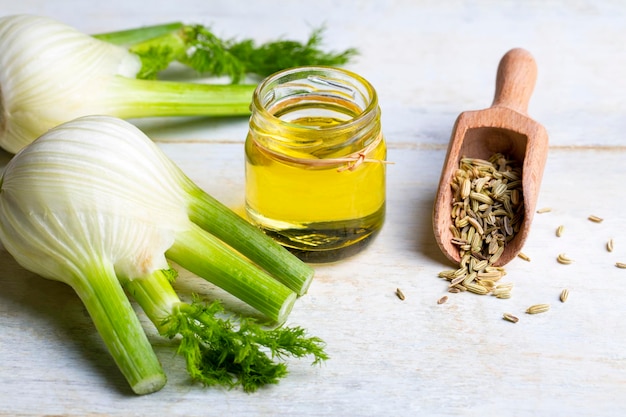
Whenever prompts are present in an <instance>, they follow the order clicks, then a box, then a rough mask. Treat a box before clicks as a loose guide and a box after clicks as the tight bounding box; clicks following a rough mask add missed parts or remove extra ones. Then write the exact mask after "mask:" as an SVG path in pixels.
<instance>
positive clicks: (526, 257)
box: [517, 252, 530, 262]
mask: <svg viewBox="0 0 626 417" xmlns="http://www.w3.org/2000/svg"><path fill="white" fill-rule="evenodd" d="M517 257H518V258H520V259H523V260H525V261H526V262H530V257H529V256H528V255H526V254H525V253H522V252H520V253H518V254H517Z"/></svg>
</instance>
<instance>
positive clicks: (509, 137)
mask: <svg viewBox="0 0 626 417" xmlns="http://www.w3.org/2000/svg"><path fill="white" fill-rule="evenodd" d="M536 79H537V65H536V63H535V60H534V58H533V57H532V55H531V54H530V53H529V52H528V51H526V50H524V49H519V48H517V49H512V50H510V51H509V52H507V53H506V54H505V55H504V57H502V60H501V61H500V65H499V66H498V74H497V77H496V93H495V97H494V100H493V104H492V105H491V107H490V108H488V109H484V110H478V111H468V112H463V113H461V114H460V115H459V117H458V118H457V120H456V122H455V124H454V128H453V130H452V136H451V138H450V144H449V146H448V152H447V155H446V159H445V162H444V166H443V170H442V172H441V178H440V180H439V188H438V190H437V196H436V198H435V205H434V208H433V230H434V232H435V239H436V240H437V244H438V245H439V247H440V248H441V250H442V251H443V253H444V254H445V255H446V257H447V258H448V259H450V260H451V261H452V262H454V263H455V264H458V263H459V261H460V255H459V250H458V248H457V247H456V246H455V245H453V244H452V243H451V239H452V232H451V231H450V226H451V225H452V219H451V218H450V211H451V209H452V197H453V195H452V190H451V188H450V181H451V180H452V178H453V176H454V173H455V171H456V170H457V169H458V167H459V162H460V160H461V158H463V157H469V158H481V159H489V158H490V157H491V156H492V155H493V154H494V153H498V152H499V153H502V154H504V155H507V156H509V157H510V158H513V159H515V160H517V161H519V162H520V163H521V166H522V192H523V202H524V218H523V220H522V223H521V226H520V230H519V231H518V232H517V233H516V235H515V237H514V238H513V239H512V240H511V241H510V242H508V243H507V244H506V245H505V248H504V253H503V254H502V256H501V257H500V258H499V260H498V261H497V262H496V263H495V264H494V265H496V266H502V265H505V264H507V263H508V262H509V261H510V260H511V259H513V258H514V257H515V256H517V254H518V253H519V252H520V251H521V249H522V246H523V245H524V242H525V240H526V237H527V236H528V232H529V231H530V225H531V222H532V219H533V214H534V212H535V206H536V204H537V197H538V194H539V186H540V184H541V178H542V176H543V168H544V166H545V162H546V157H547V153H548V134H547V132H546V130H545V129H544V127H543V126H541V125H540V124H539V123H537V122H535V121H534V120H532V119H531V118H530V117H528V115H527V114H526V112H527V110H528V102H529V100H530V96H531V94H532V91H533V88H534V86H535V81H536Z"/></svg>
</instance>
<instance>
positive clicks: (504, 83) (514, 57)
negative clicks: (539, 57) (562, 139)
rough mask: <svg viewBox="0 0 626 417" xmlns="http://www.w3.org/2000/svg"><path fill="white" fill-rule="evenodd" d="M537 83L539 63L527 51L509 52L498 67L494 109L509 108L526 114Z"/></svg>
mask: <svg viewBox="0 0 626 417" xmlns="http://www.w3.org/2000/svg"><path fill="white" fill-rule="evenodd" d="M536 81H537V63H536V62H535V59H534V58H533V56H532V55H531V54H530V52H528V51H527V50H525V49H522V48H515V49H511V50H510V51H508V52H507V53H506V54H504V56H503V57H502V59H501V60H500V64H499V65H498V74H497V76H496V93H495V97H494V99H493V104H492V107H508V108H510V109H512V110H515V111H518V112H520V113H523V114H526V112H527V111H528V102H529V101H530V96H531V95H532V93H533V89H534V88H535V82H536Z"/></svg>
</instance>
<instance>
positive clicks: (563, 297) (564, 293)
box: [559, 288, 569, 303]
mask: <svg viewBox="0 0 626 417" xmlns="http://www.w3.org/2000/svg"><path fill="white" fill-rule="evenodd" d="M567 297H569V290H568V289H567V288H565V289H564V290H563V291H561V295H560V296H559V300H561V302H562V303H564V302H565V301H567Z"/></svg>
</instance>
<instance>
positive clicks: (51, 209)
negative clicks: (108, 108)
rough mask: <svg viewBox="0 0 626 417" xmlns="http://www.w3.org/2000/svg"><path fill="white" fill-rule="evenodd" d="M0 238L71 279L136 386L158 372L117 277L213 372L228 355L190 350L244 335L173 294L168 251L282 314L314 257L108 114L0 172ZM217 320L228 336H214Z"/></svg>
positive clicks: (33, 263) (144, 389)
mask: <svg viewBox="0 0 626 417" xmlns="http://www.w3.org/2000/svg"><path fill="white" fill-rule="evenodd" d="M0 241H1V242H2V244H3V245H4V247H5V248H6V249H7V251H8V252H9V253H11V255H12V256H13V257H15V259H16V260H17V261H18V263H19V264H20V265H22V266H23V267H24V268H26V269H28V270H30V271H33V272H36V273H38V274H40V275H41V276H43V277H46V278H49V279H54V280H58V281H62V282H65V283H67V284H69V285H70V286H72V288H74V289H75V291H76V292H77V294H78V295H79V296H80V298H81V300H82V301H83V303H84V304H85V306H86V307H87V310H88V311H89V313H90V315H91V317H92V319H93V321H94V323H95V325H96V327H97V329H98V331H99V333H100V334H101V335H102V338H103V340H104V341H105V343H106V344H107V346H108V348H109V351H110V352H111V354H112V356H113V357H114V359H115V360H116V362H117V364H118V366H119V367H120V370H121V371H122V373H123V374H124V375H125V376H126V378H127V380H128V381H129V383H130V385H131V387H132V388H133V390H134V391H135V392H137V393H140V394H143V393H148V392H153V391H155V390H157V389H159V388H160V387H162V386H163V384H164V383H165V376H164V374H163V372H162V370H161V368H160V365H159V363H158V360H157V359H156V357H155V356H154V353H153V352H152V349H151V347H150V345H149V343H148V341H147V339H146V337H145V334H144V333H143V331H142V328H141V326H140V323H139V321H138V319H137V317H136V316H135V314H134V311H133V309H132V307H131V305H130V303H129V300H128V299H127V298H126V296H125V294H124V290H123V289H126V290H127V291H129V292H130V293H131V294H132V295H133V297H134V298H135V299H136V300H137V301H138V302H139V304H140V305H141V306H142V308H143V309H144V311H145V312H146V314H147V315H148V317H149V318H150V319H151V320H152V321H153V323H154V324H155V326H157V328H158V329H159V331H160V332H161V333H162V334H164V335H166V336H169V337H173V336H174V335H176V334H178V333H181V334H182V336H183V341H184V346H185V349H182V350H181V351H182V352H183V353H185V354H186V358H187V360H188V368H189V369H196V368H197V369H198V371H197V372H192V375H194V377H195V378H200V376H202V377H203V378H205V379H202V378H201V379H202V381H203V382H204V383H212V382H207V381H213V379H212V378H213V377H212V376H211V375H214V373H213V371H212V367H213V366H216V364H217V365H219V366H227V365H229V363H230V362H229V361H226V362H224V361H222V360H220V361H219V362H217V363H216V362H214V361H213V360H212V359H207V358H210V356H206V357H205V355H200V354H198V353H197V350H198V349H213V350H215V349H216V348H215V346H220V349H221V348H222V347H224V348H226V347H227V346H231V347H232V346H234V345H237V346H245V343H244V344H238V343H235V344H234V345H233V344H232V343H230V342H225V341H224V340H227V339H228V337H232V330H231V327H230V326H229V325H222V324H216V323H215V320H214V319H213V317H212V314H210V311H212V310H207V309H206V308H205V307H203V306H198V305H195V304H194V305H187V304H185V303H182V302H181V301H180V299H179V298H178V296H177V295H176V293H175V292H174V290H173V289H172V287H171V285H170V283H169V279H171V278H172V271H173V270H172V269H171V268H170V266H169V263H168V260H171V261H173V262H175V263H177V264H178V265H180V266H182V267H183V268H186V269H188V270H190V271H191V272H194V273H196V274H197V275H199V276H200V277H202V278H204V279H207V280H209V281H211V282H212V283H214V284H215V285H217V286H219V287H221V288H223V289H224V290H226V291H228V292H230V293H231V294H232V295H233V296H235V297H237V298H239V299H240V300H241V301H243V302H245V303H247V304H249V305H250V306H251V307H253V308H255V309H257V310H258V311H259V312H260V313H262V314H264V315H265V316H266V317H267V318H269V319H270V320H272V321H274V322H278V323H282V322H284V321H285V319H286V317H287V315H288V314H289V312H290V311H291V308H292V306H293V304H294V302H295V300H296V297H297V295H298V294H304V292H306V289H307V288H308V285H309V284H310V282H311V279H312V277H313V270H312V269H311V268H310V267H309V266H307V265H305V264H304V263H302V262H301V261H300V260H298V259H297V258H296V257H295V256H293V255H291V254H290V253H289V252H287V251H286V250H285V249H284V248H282V247H281V246H279V245H278V244H277V243H275V242H274V241H273V240H271V239H270V238H269V237H267V236H266V235H264V234H263V233H262V232H261V231H259V230H258V229H256V228H255V227H254V226H252V225H251V224H250V223H248V222H246V221H245V220H244V219H242V218H241V217H239V216H238V215H237V214H235V213H234V212H232V211H231V210H230V209H228V208H227V207H225V206H223V205H222V204H220V203H219V202H218V201H216V200H215V199H213V198H212V197H210V196H209V195H208V194H207V193H206V192H204V191H203V190H201V189H200V188H199V187H197V186H196V185H195V184H194V183H193V182H192V181H191V180H190V179H189V178H188V177H186V176H185V175H184V173H183V172H182V171H181V170H180V169H179V168H178V167H177V166H176V165H175V164H174V163H173V162H172V161H171V160H170V159H169V158H167V156H166V155H165V154H164V153H163V152H162V151H161V150H160V148H159V147H158V146H157V145H156V144H155V143H154V142H152V141H151V140H150V139H149V138H148V137H147V136H146V135H145V134H143V132H141V131H140V130H139V129H138V128H136V127H135V126H133V125H132V124H130V123H128V122H126V121H123V120H121V119H117V118H114V117H110V116H85V117H81V118H78V119H75V120H73V121H70V122H67V123H64V124H61V125H59V126H57V127H56V128H53V129H51V130H50V131H48V132H47V133H46V134H44V135H42V136H41V137H39V138H38V139H37V140H35V141H34V142H32V143H31V144H30V145H28V146H26V147H25V148H23V149H22V150H21V151H20V152H19V153H17V154H16V155H15V156H14V157H13V159H11V161H9V163H8V164H7V166H6V169H5V170H4V172H3V174H2V178H1V180H0ZM188 320H191V321H192V322H188ZM198 323H201V324H198ZM216 326H217V327H220V328H222V329H223V331H224V332H225V333H226V334H227V335H229V336H228V337H227V339H219V342H216V341H215V340H213V338H215V337H216V336H215V335H216V333H215V327H216ZM298 334H299V333H298ZM299 335H300V334H299ZM243 336H245V337H248V336H246V335H243ZM237 337H242V335H241V334H239V336H237ZM276 337H280V336H276ZM253 338H257V336H253ZM255 340H256V339H255ZM280 340H283V341H287V340H291V339H280ZM204 341H206V343H205V342H204ZM313 342H314V343H313V346H314V347H315V346H317V345H316V343H317V342H316V341H313ZM246 343H248V342H246ZM254 343H256V342H254ZM268 343H270V344H271V343H274V342H271V341H270V342H268ZM281 343H282V342H281ZM289 343H291V342H289ZM306 343H309V342H306ZM198 344H201V346H200V347H199V346H198ZM189 346H193V348H190V347H189ZM218 350H219V349H218ZM314 351H315V350H314ZM297 352H301V351H299V350H297ZM257 353H258V354H261V351H260V350H259V351H258V352H257ZM231 359H232V360H235V361H236V360H239V359H236V355H235V356H233V357H232V358H231ZM204 360H206V361H208V364H206V363H196V362H195V361H204ZM265 360H266V359H263V361H265ZM190 363H191V364H190ZM279 368H280V367H279ZM207 369H211V371H210V372H209V371H206V370H207ZM203 370H204V371H203ZM245 370H246V372H252V373H254V372H255V371H254V369H250V368H248V367H245ZM190 372H191V371H190ZM204 372H207V373H208V374H207V375H205V374H204ZM276 372H277V373H278V374H281V372H282V371H280V369H278V370H277V371H276ZM227 373H228V374H229V375H230V373H231V371H230V370H229V371H227ZM273 379H275V376H268V381H271V380H273ZM244 380H245V378H244ZM220 383H224V381H220Z"/></svg>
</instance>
